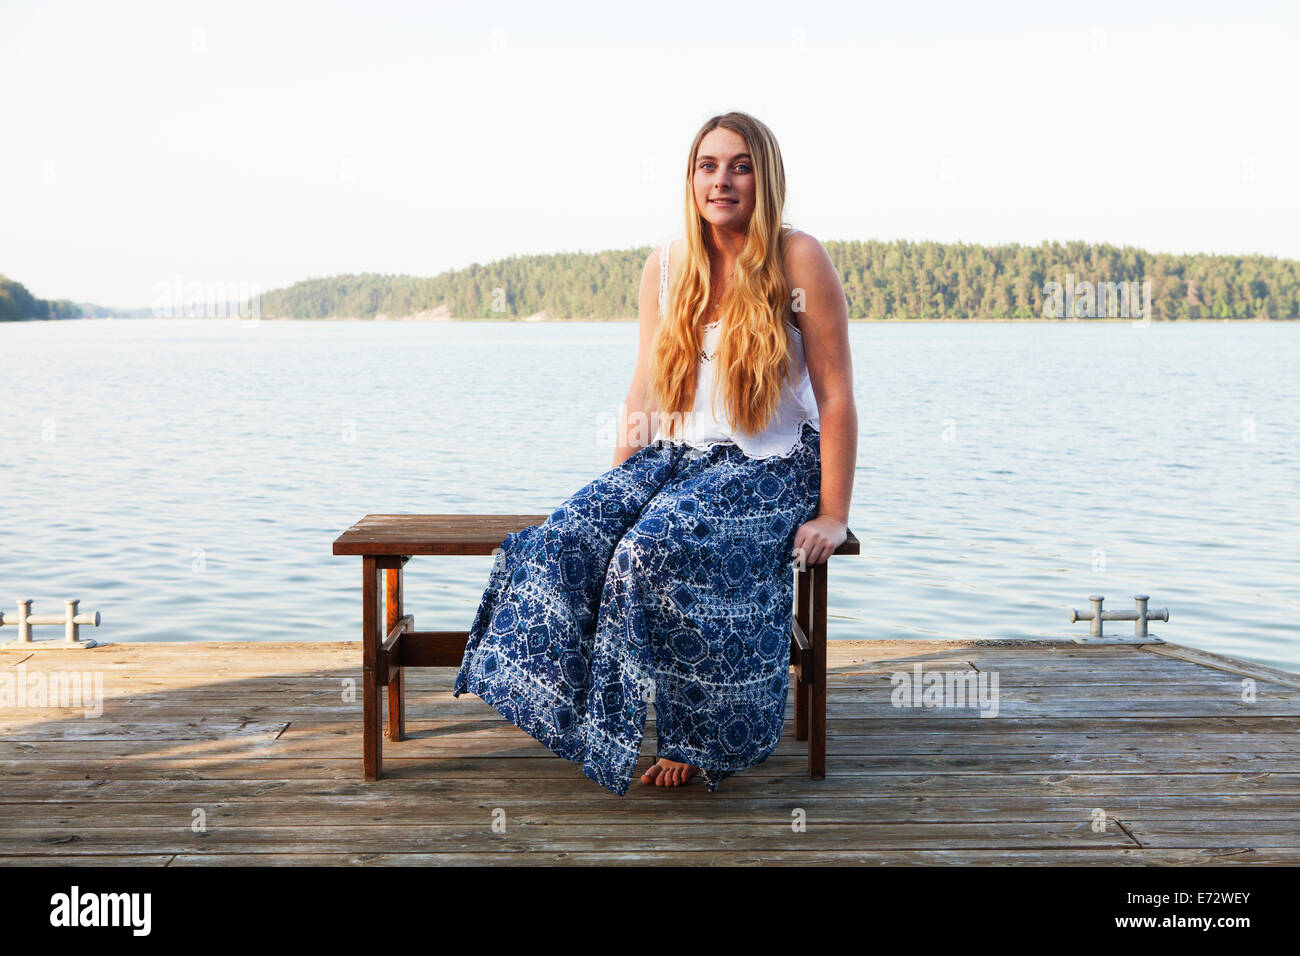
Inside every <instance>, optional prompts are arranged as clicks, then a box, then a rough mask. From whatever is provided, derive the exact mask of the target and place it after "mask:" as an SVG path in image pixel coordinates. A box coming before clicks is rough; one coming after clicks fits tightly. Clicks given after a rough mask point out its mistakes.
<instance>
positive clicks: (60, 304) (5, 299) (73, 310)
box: [0, 276, 86, 322]
mask: <svg viewBox="0 0 1300 956" xmlns="http://www.w3.org/2000/svg"><path fill="white" fill-rule="evenodd" d="M85 311H86V310H85V308H84V307H83V306H82V305H81V304H79V303H76V302H71V301H69V300H67V299H38V298H36V296H34V295H32V294H31V293H30V292H28V291H27V287H26V286H24V285H23V284H22V283H21V282H15V281H14V280H12V279H6V278H5V277H4V276H0V322H13V321H17V320H21V319H76V318H80V317H81V316H82V315H84V314H85Z"/></svg>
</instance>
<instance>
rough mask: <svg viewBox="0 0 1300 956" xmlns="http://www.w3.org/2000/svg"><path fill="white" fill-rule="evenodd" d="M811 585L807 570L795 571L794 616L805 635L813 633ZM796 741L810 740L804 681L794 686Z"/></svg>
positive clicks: (806, 691) (799, 681)
mask: <svg viewBox="0 0 1300 956" xmlns="http://www.w3.org/2000/svg"><path fill="white" fill-rule="evenodd" d="M811 584H812V581H811V577H810V573H809V571H808V569H807V568H801V569H798V570H796V571H795V573H794V616H795V619H796V620H797V621H798V622H799V626H800V627H801V628H803V632H804V633H805V634H811V633H812V618H811V617H810V616H809V611H810V609H811V607H812V602H811V601H810V597H811V594H812V591H811ZM794 739H795V740H807V739H808V685H807V684H805V683H804V682H803V681H802V680H797V681H795V685H794Z"/></svg>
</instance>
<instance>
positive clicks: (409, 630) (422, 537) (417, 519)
mask: <svg viewBox="0 0 1300 956" xmlns="http://www.w3.org/2000/svg"><path fill="white" fill-rule="evenodd" d="M548 517H549V515H366V516H365V517H364V518H362V519H361V520H360V521H358V522H357V523H356V524H354V525H353V526H352V527H351V528H349V529H348V530H347V531H345V532H343V534H341V535H339V536H338V538H337V539H335V541H334V553H335V554H352V555H360V556H361V608H362V610H361V638H362V648H363V650H362V684H363V692H362V693H363V699H362V711H361V725H362V733H363V738H362V739H363V744H362V756H363V764H364V770H365V779H367V780H378V779H379V776H380V774H381V773H383V746H384V745H383V737H384V734H385V728H384V720H383V711H382V707H383V704H382V699H381V696H380V692H379V689H380V688H381V687H387V688H388V723H387V736H388V739H389V740H392V741H399V740H402V739H403V738H404V737H405V735H406V730H405V721H406V702H405V697H404V681H403V676H402V675H403V671H404V670H405V669H406V668H408V667H455V668H459V667H460V663H461V659H462V658H463V657H464V655H465V644H466V642H467V641H468V639H469V632H468V631H417V630H416V629H415V619H414V618H413V617H412V616H411V615H409V614H406V613H404V611H403V609H402V568H403V567H404V566H405V565H406V562H407V561H409V560H410V559H411V557H412V556H414V555H417V554H482V555H490V554H492V553H493V552H494V551H495V550H496V549H497V548H499V547H500V546H501V543H502V542H503V541H504V540H505V538H506V535H508V534H512V533H513V532H516V531H519V530H521V529H523V528H526V527H528V526H529V525H535V524H541V523H542V522H544V521H545V520H546V519H547V518H548ZM835 553H836V554H858V553H859V544H858V539H857V538H855V537H854V536H853V532H851V531H850V532H849V535H848V538H847V539H845V541H844V543H843V544H841V545H840V546H839V548H837V549H836V551H835ZM381 571H382V572H384V580H383V582H382V583H381V581H380V572H381ZM826 572H827V566H826V564H819V565H810V566H808V567H806V568H802V569H800V568H795V569H794V571H793V573H794V575H795V615H794V626H793V629H792V630H793V633H792V634H791V641H790V663H791V665H792V666H793V667H794V671H795V680H794V684H795V711H794V713H795V719H794V727H795V733H794V735H795V739H797V740H807V741H808V775H809V776H810V777H815V778H823V777H825V776H826ZM484 584H485V586H486V582H484Z"/></svg>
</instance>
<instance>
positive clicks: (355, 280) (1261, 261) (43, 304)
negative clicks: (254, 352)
mask: <svg viewBox="0 0 1300 956" xmlns="http://www.w3.org/2000/svg"><path fill="white" fill-rule="evenodd" d="M825 246H826V250H827V252H828V253H829V255H830V258H831V261H832V262H833V263H834V266H835V268H836V270H837V271H838V273H839V276H840V280H841V282H842V283H843V284H844V292H845V296H846V298H847V299H848V307H849V317H850V318H851V319H1037V318H1043V317H1045V316H1053V315H1056V316H1059V315H1073V316H1075V317H1079V318H1091V317H1107V316H1116V315H1117V313H1116V312H1115V309H1114V307H1115V305H1116V300H1115V297H1114V294H1115V292H1116V287H1118V291H1119V292H1120V293H1124V294H1125V301H1126V302H1141V301H1142V299H1143V296H1142V295H1141V294H1140V292H1145V293H1146V296H1145V298H1146V299H1147V300H1149V302H1150V315H1149V318H1150V319H1152V320H1153V321H1177V320H1185V319H1256V318H1266V319H1297V318H1300V262H1298V261H1296V260H1293V259H1279V258H1276V257H1271V256H1258V255H1251V256H1223V255H1205V254H1196V255H1171V254H1167V253H1150V252H1146V251H1144V250H1142V249H1138V248H1135V247H1132V246H1123V247H1116V246H1112V245H1108V244H1105V243H1101V244H1096V243H1092V244H1090V243H1085V242H1077V241H1076V242H1065V243H1060V242H1043V243H1041V244H1039V245H1037V246H1025V245H1020V244H1018V243H1011V244H1007V245H997V246H985V245H979V244H966V243H939V242H909V241H906V240H897V241H893V242H884V241H880V240H871V241H865V242H864V241H847V242H842V241H836V240H830V241H827V242H826V243H825ZM650 252H651V250H650V249H649V248H648V247H642V248H639V249H625V250H614V251H606V252H594V253H558V254H554V255H535V256H512V257H510V258H508V259H500V260H497V261H495V262H492V263H489V264H487V265H480V264H478V263H475V264H473V265H471V266H469V267H468V268H465V269H458V270H453V271H450V272H444V273H442V274H441V275H437V276H433V277H427V278H426V277H419V276H410V275H389V274H381V273H363V274H359V275H340V276H332V277H329V278H322V279H308V280H306V281H304V282H298V283H295V284H294V285H292V286H289V287H288V288H284V289H276V290H273V291H271V292H264V293H262V294H261V296H260V302H259V303H258V307H259V309H260V312H259V313H258V314H260V315H262V316H263V317H266V318H298V319H312V318H374V317H376V316H378V315H385V316H389V317H393V318H397V317H403V316H411V315H419V314H421V313H431V312H432V313H435V314H446V315H448V316H449V317H451V318H457V319H520V318H525V317H528V316H534V315H539V314H540V315H542V316H544V317H547V318H555V319H632V318H635V317H636V315H637V296H638V292H639V290H640V284H641V270H642V267H643V266H644V264H645V259H646V256H648V255H649V254H650ZM1094 286H1095V287H1096V288H1095V296H1093V298H1094V299H1095V305H1096V307H1095V308H1092V307H1090V306H1091V304H1092V303H1090V302H1089V301H1088V298H1087V297H1088V296H1089V295H1093V287H1094ZM1103 286H1110V290H1109V291H1110V292H1111V297H1110V298H1108V297H1107V296H1106V295H1105V294H1103V293H1104V291H1105V290H1104V289H1103ZM1062 288H1064V290H1065V293H1064V295H1065V297H1071V296H1072V297H1073V298H1072V299H1071V301H1069V302H1067V303H1066V308H1065V311H1062V309H1061V302H1062V298H1063V296H1062ZM1081 290H1082V291H1081ZM1130 290H1131V292H1132V295H1131V296H1130V295H1127V293H1128V292H1129V291H1130ZM1076 303H1079V304H1077V305H1076ZM1107 308H1109V309H1110V310H1111V311H1109V312H1108V311H1107ZM115 314H117V315H129V314H134V313H130V312H115V311H114V310H112V309H104V308H101V307H98V306H93V305H89V304H86V303H75V302H70V301H68V300H66V299H59V300H45V299H38V298H36V297H34V296H33V295H32V294H31V293H30V292H28V291H27V289H26V288H24V287H23V285H22V284H21V283H18V282H14V281H12V280H10V279H6V278H4V277H3V276H0V320H7V319H8V320H12V319H62V318H76V317H78V316H83V315H87V316H103V315H115ZM1118 316H1119V317H1126V318H1127V317H1134V318H1137V317H1141V318H1146V317H1148V316H1145V315H1130V314H1128V313H1123V312H1121V313H1118Z"/></svg>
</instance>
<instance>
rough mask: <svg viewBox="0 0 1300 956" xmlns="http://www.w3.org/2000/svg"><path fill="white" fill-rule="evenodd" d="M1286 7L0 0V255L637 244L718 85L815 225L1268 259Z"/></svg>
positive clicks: (674, 214)
mask: <svg viewBox="0 0 1300 956" xmlns="http://www.w3.org/2000/svg"><path fill="white" fill-rule="evenodd" d="M1048 6H1054V7H1055V6H1059V8H1060V10H1059V12H1053V11H1051V10H1048V9H1046V7H1048ZM1298 9H1300V5H1298V4H1296V3H1295V2H1293V0H1292V2H1250V0H1239V2H1232V3H1228V2H1223V0H1220V2H1216V3H1199V2H1188V0H1178V2H1168V3H1143V2H1136V0H1127V2H1090V3H1087V4H1081V3H1077V2H1075V3H1068V4H1055V5H1049V4H1045V3H1043V2H1041V0H1035V2H1024V3H1020V2H1015V3H1012V2H1006V3H998V2H988V3H968V2H967V3H921V2H916V3H908V4H901V3H897V2H889V3H875V2H862V0H856V2H843V3H822V2H811V0H801V2H798V3H790V2H789V0H785V2H776V3H759V2H745V3H735V4H714V3H702V2H690V3H677V2H664V0H653V2H648V3H639V4H635V5H617V4H614V3H611V2H609V0H604V2H591V3H573V2H564V0H548V2H522V3H496V2H490V0H476V2H472V3H456V4H450V3H446V4H443V3H427V4H418V3H410V4H406V3H396V2H387V3H386V2H380V0H365V2H334V3H323V2H313V3H274V2H270V0H256V2H243V0H221V2H201V3H188V4H186V3H166V2H137V3H60V2H54V0H41V2H15V0H0V108H2V110H3V113H2V115H3V127H2V128H3V136H4V141H3V143H2V144H0V274H4V275H6V276H8V277H9V278H12V279H16V280H17V281H19V282H22V283H23V284H25V285H26V286H27V287H28V289H30V290H31V291H32V293H33V294H35V295H37V296H40V297H42V298H67V299H74V300H76V301H85V302H95V303H98V304H100V305H106V306H112V307H117V308H130V307H137V306H148V305H149V304H150V303H151V301H152V300H153V297H154V289H155V286H156V284H157V283H160V282H162V283H173V282H175V281H176V280H177V278H179V279H180V280H181V281H183V282H185V283H191V282H200V283H205V284H207V283H229V284H231V285H235V284H238V283H243V284H247V285H248V286H250V287H253V286H257V287H260V288H261V289H262V290H264V291H265V290H269V289H272V288H277V287H281V286H285V285H288V284H291V283H293V282H295V281H298V280H300V279H306V278H310V277H318V276H327V275H335V274H338V273H344V272H384V273H409V274H414V275H421V276H432V275H436V274H438V273H439V272H442V271H445V270H447V269H452V268H461V267H464V266H466V265H469V264H470V263H472V262H488V261H491V260H493V259H498V258H502V257H506V256H511V255H527V254H538V253H552V252H563V251H595V250H600V249H610V248H616V249H625V248H631V247H636V246H648V245H650V244H652V243H657V242H662V241H664V240H666V239H667V238H669V237H671V236H677V235H680V234H681V231H682V225H681V224H682V189H683V187H682V177H683V176H684V175H685V166H686V161H687V156H686V150H687V149H688V147H689V146H690V141H691V138H692V136H693V134H694V133H695V130H696V129H697V128H698V126H699V125H700V124H701V123H702V122H703V121H704V120H705V119H707V118H708V117H709V116H711V115H713V114H715V113H721V112H726V111H727V110H731V109H739V110H745V111H747V112H750V113H753V114H754V115H755V116H757V117H758V118H759V119H761V120H763V122H765V123H766V124H767V125H768V126H770V127H771V128H772V130H773V131H774V132H775V133H776V136H777V139H778V140H779V142H780V144H781V148H782V151H783V154H784V158H785V166H786V175H787V179H788V186H789V196H788V203H787V208H786V217H787V219H788V220H789V221H791V222H792V223H793V224H794V225H795V226H796V227H798V228H801V229H804V230H806V231H808V232H810V233H812V234H813V235H814V236H816V237H817V238H819V239H822V240H831V239H863V240H866V239H881V240H893V239H910V240H936V241H940V242H956V241H959V240H960V241H965V242H979V243H999V242H1021V243H1029V244H1037V243H1038V242H1041V241H1043V240H1045V239H1047V240H1060V241H1065V240H1069V239H1082V240H1085V241H1089V242H1103V241H1104V242H1111V243H1115V244H1117V245H1136V246H1141V247H1145V248H1147V249H1149V250H1152V251H1166V252H1217V253H1263V254H1266V255H1277V256H1285V257H1291V258H1300V180H1298V178H1297V176H1296V174H1295V168H1296V165H1297V156H1298V155H1300V125H1298V124H1297V120H1296V118H1295V102H1296V98H1297V97H1296V94H1297V92H1300V90H1298V89H1297V88H1298V87H1300V83H1298V82H1297V74H1296V70H1295V65H1294V64H1295V50H1296V43H1297V40H1300V29H1297V26H1298V25H1300V14H1298V13H1297V10H1298Z"/></svg>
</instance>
